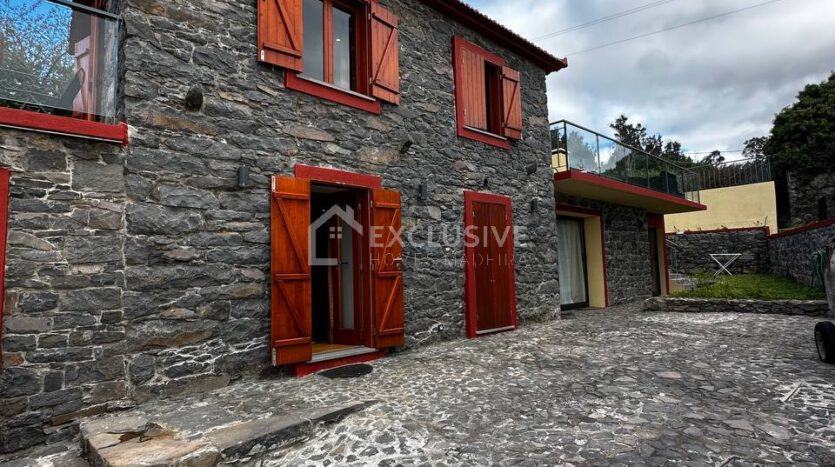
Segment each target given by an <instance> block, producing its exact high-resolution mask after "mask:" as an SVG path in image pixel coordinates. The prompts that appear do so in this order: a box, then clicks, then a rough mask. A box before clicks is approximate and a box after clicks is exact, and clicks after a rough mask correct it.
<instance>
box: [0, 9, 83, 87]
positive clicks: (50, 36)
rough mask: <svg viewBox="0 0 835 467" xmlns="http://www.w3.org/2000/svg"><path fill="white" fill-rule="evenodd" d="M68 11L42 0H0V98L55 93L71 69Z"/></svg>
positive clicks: (73, 62) (68, 75) (70, 11)
mask: <svg viewBox="0 0 835 467" xmlns="http://www.w3.org/2000/svg"><path fill="white" fill-rule="evenodd" d="M71 18H72V10H70V9H69V8H66V7H62V6H58V5H56V4H54V3H50V2H46V1H44V0H28V1H20V0H0V97H3V98H8V99H11V100H23V101H27V100H29V99H30V98H28V97H27V95H28V93H34V94H37V95H47V96H53V97H54V96H58V95H60V93H61V92H62V91H63V88H64V86H65V85H66V83H67V81H68V80H69V79H70V77H72V75H73V72H74V64H75V60H74V58H73V56H72V55H70V54H69V53H67V51H68V48H69V42H68V40H69V25H70V21H71Z"/></svg>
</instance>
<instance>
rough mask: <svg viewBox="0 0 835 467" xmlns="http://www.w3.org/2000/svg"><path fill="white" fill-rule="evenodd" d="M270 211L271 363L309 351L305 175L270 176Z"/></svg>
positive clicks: (291, 359)
mask: <svg viewBox="0 0 835 467" xmlns="http://www.w3.org/2000/svg"><path fill="white" fill-rule="evenodd" d="M271 211H272V219H271V222H270V227H271V236H272V251H271V255H272V259H271V267H272V284H271V287H270V300H271V303H270V306H271V315H272V326H271V330H272V332H271V334H272V350H273V364H274V365H276V366H278V365H286V364H288V363H297V362H306V361H308V360H310V359H311V358H312V356H313V342H312V335H313V334H312V321H313V315H312V306H311V299H312V297H311V282H310V265H309V263H308V259H309V250H310V241H309V234H308V230H309V228H310V181H309V180H304V179H299V178H292V177H279V176H276V177H274V178H273V194H272V201H271Z"/></svg>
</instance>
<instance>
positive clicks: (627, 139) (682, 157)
mask: <svg viewBox="0 0 835 467" xmlns="http://www.w3.org/2000/svg"><path fill="white" fill-rule="evenodd" d="M609 126H610V127H612V129H613V130H615V138H616V139H617V140H618V141H620V142H621V143H624V144H628V145H630V146H633V147H635V148H637V149H640V150H642V151H644V152H648V153H650V154H652V155H653V156H658V157H663V158H664V159H667V160H668V161H670V162H673V163H675V164H678V165H680V166H682V167H692V166H693V165H695V163H694V162H693V159H691V158H690V157H689V156H687V155H686V154H684V151H682V147H681V143H679V142H678V141H674V140H670V141H664V138H663V137H662V136H661V135H660V134H650V132H649V130H648V129H647V127H645V126H644V125H643V124H642V123H631V122H630V121H629V117H627V116H626V115H621V116H620V117H618V118H617V119H616V120H615V121H614V122H613V123H612V124H611V125H609Z"/></svg>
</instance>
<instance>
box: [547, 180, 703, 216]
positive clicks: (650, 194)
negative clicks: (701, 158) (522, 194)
mask: <svg viewBox="0 0 835 467" xmlns="http://www.w3.org/2000/svg"><path fill="white" fill-rule="evenodd" d="M569 179H574V180H578V181H581V182H587V183H592V184H595V185H599V186H603V187H606V188H611V189H613V190H619V191H625V192H627V193H632V194H636V195H639V196H645V197H647V198H655V199H660V200H662V201H667V202H670V203H676V204H678V205H681V206H687V207H689V208H693V209H696V210H699V211H704V210H705V209H707V206H705V205H704V204H699V203H695V202H693V201H690V200H688V199H684V198H679V197H678V196H673V195H668V194H667V193H661V192H659V191H655V190H650V189H649V188H644V187H640V186H637V185H632V184H631V183H626V182H621V181H618V180H612V179H611V178H606V177H601V176H600V175H595V174H590V173H586V172H578V171H576V170H566V171H565V172H557V173H555V174H554V181H555V182H559V181H560V180H569Z"/></svg>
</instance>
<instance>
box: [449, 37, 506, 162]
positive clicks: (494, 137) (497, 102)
mask: <svg viewBox="0 0 835 467" xmlns="http://www.w3.org/2000/svg"><path fill="white" fill-rule="evenodd" d="M452 49H453V52H452V56H453V58H452V69H453V74H454V75H455V124H456V128H457V132H458V136H460V137H462V138H467V139H471V140H474V141H479V142H481V143H484V144H488V145H490V146H495V147H497V148H501V149H510V140H509V139H507V138H505V137H504V136H501V135H500V134H494V133H491V132H488V131H484V130H481V129H478V128H473V127H470V126H467V125H466V124H465V116H464V110H465V107H464V92H465V86H464V79H465V76H464V70H463V69H462V59H463V56H462V54H463V51H464V50H468V51H470V52H472V53H474V54H476V55H479V56H480V57H481V58H482V59H484V61H485V62H487V63H488V64H490V65H493V66H495V67H497V68H498V72H499V76H498V79H497V85H496V89H495V90H494V92H493V93H492V94H493V95H492V96H491V97H492V98H493V100H492V102H490V103H489V107H490V113H491V115H489V116H488V117H489V118H488V120H495V119H496V118H498V121H499V122H501V119H502V117H501V113H502V112H503V109H504V104H503V102H502V95H501V84H500V83H501V70H502V67H505V66H507V61H506V60H505V59H503V58H502V57H500V56H498V55H496V54H494V53H492V52H488V51H487V50H485V49H483V48H481V47H479V46H477V45H475V44H473V43H472V42H469V41H467V40H466V39H464V38H463V37H460V36H453V38H452ZM499 127H501V123H499ZM499 130H500V128H499Z"/></svg>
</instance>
